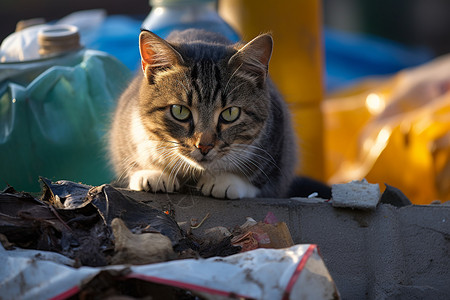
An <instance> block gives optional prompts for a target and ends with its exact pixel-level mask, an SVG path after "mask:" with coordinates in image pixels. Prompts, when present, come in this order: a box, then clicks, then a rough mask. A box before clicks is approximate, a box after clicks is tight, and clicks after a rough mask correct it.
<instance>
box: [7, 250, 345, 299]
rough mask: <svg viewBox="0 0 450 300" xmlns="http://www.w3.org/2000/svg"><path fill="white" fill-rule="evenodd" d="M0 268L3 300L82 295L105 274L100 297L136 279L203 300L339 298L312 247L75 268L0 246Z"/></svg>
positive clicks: (316, 252)
mask: <svg viewBox="0 0 450 300" xmlns="http://www.w3.org/2000/svg"><path fill="white" fill-rule="evenodd" d="M0 264H1V265H2V266H3V267H2V268H1V270H0V285H1V286H2V297H4V298H6V299H33V300H35V299H66V298H69V297H71V296H74V295H76V294H78V293H80V292H82V291H83V290H84V288H85V287H86V286H89V282H90V281H94V280H95V277H96V276H101V275H103V274H105V273H108V276H106V277H104V278H106V279H104V280H102V281H101V283H102V286H99V285H97V291H98V292H101V290H102V288H104V287H105V285H106V286H110V287H114V286H118V285H119V284H117V282H122V283H121V284H122V285H123V282H126V280H129V279H138V280H139V281H141V282H151V283H155V284H160V285H164V286H169V287H173V288H180V289H183V290H188V291H190V293H192V294H194V295H199V296H201V297H203V298H202V299H229V298H232V299H235V298H236V297H241V298H245V299H261V300H263V299H270V300H272V299H336V298H338V297H339V293H338V291H337V289H336V286H335V284H334V282H333V279H332V278H331V276H330V274H329V273H328V270H327V269H326V267H325V264H324V263H323V261H322V259H321V257H320V255H319V253H318V250H317V247H316V246H315V245H296V246H293V247H290V248H286V249H277V250H275V249H257V250H253V251H249V252H246V253H241V254H236V255H232V256H228V257H224V258H223V257H220V258H217V257H213V258H209V259H205V260H197V259H186V260H178V261H171V262H165V263H158V264H151V265H143V266H124V265H116V266H110V267H102V268H91V267H81V268H78V269H77V268H73V267H70V266H66V265H63V264H60V263H57V262H53V261H50V260H41V259H39V256H36V257H33V258H30V257H29V255H24V257H21V256H16V255H14V256H13V255H9V251H6V250H4V249H3V247H2V246H1V245H0ZM132 286H133V287H134V288H136V286H137V283H136V282H134V284H133V285H132ZM138 286H139V285H138ZM141 290H142V289H141ZM84 294H85V295H86V292H85V293H84ZM192 294H191V295H192ZM98 296H99V295H98V294H97V298H98ZM110 296H111V295H110ZM155 296H161V294H157V295H155ZM100 297H101V295H100ZM158 299H159V298H158Z"/></svg>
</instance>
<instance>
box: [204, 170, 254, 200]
mask: <svg viewBox="0 0 450 300" xmlns="http://www.w3.org/2000/svg"><path fill="white" fill-rule="evenodd" d="M197 188H198V189H199V190H200V191H201V192H202V194H203V195H205V196H212V197H214V198H226V199H240V198H254V197H256V195H257V194H258V192H259V190H258V189H257V188H256V187H254V186H253V185H252V184H251V183H250V182H249V181H248V180H247V179H245V178H243V177H240V176H237V175H234V174H231V173H224V174H218V175H216V176H212V175H211V174H205V175H203V176H202V177H201V178H200V180H199V182H198V184H197Z"/></svg>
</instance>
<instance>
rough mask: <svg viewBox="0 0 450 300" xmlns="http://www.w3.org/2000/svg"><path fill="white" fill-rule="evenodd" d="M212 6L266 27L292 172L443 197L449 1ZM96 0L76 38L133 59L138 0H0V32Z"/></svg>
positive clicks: (255, 29) (448, 168) (428, 198)
mask: <svg viewBox="0 0 450 300" xmlns="http://www.w3.org/2000/svg"><path fill="white" fill-rule="evenodd" d="M300 2H301V3H300ZM217 7H218V8H219V13H220V15H221V16H222V17H223V18H224V19H225V21H227V22H228V23H229V24H230V25H232V26H233V27H234V28H235V29H236V31H237V32H238V33H239V34H240V35H241V36H242V37H243V38H244V39H247V40H248V39H251V38H252V37H254V36H255V35H256V34H258V33H260V32H264V31H268V30H269V31H272V33H273V35H274V39H275V51H274V56H273V59H272V61H271V73H272V75H273V78H274V81H275V82H276V83H277V85H278V86H279V87H280V89H281V90H282V92H283V94H284V95H285V97H286V99H287V102H288V103H289V105H290V106H291V109H292V111H293V115H294V121H295V122H294V123H295V126H296V130H297V132H298V135H299V140H300V147H301V148H302V157H303V161H302V169H301V170H299V173H303V174H306V175H308V176H311V177H313V178H316V179H319V180H323V181H326V182H328V183H329V184H333V183H340V182H346V181H349V180H353V179H355V180H360V179H362V178H367V179H368V180H369V182H376V183H379V184H380V185H381V188H383V187H384V183H388V184H390V185H394V186H396V187H398V188H400V189H401V190H402V191H403V192H404V193H405V194H406V195H407V196H408V197H409V198H412V201H413V202H414V203H430V202H432V201H433V200H441V201H446V200H449V199H450V183H449V182H450V158H449V157H450V155H449V153H450V136H449V134H448V132H449V130H450V125H449V121H447V120H450V116H449V113H448V111H449V110H450V109H448V108H449V105H450V104H449V103H448V102H449V100H450V93H448V91H449V87H450V83H449V82H450V74H448V71H446V70H447V69H449V70H450V67H449V68H447V65H448V62H447V61H448V59H446V56H445V55H446V54H447V53H449V52H450V1H447V0H396V1H390V0H378V1H360V0H323V1H294V0H292V1H289V0H282V1H281V0H280V1H278V2H277V5H276V6H274V7H269V6H261V3H260V2H258V1H252V0H243V1H240V0H219V2H218V4H217ZM99 8H100V9H103V10H104V12H105V13H106V15H105V16H107V17H106V18H105V19H104V21H103V19H102V22H103V23H101V24H100V23H99V26H98V28H100V30H97V31H96V32H95V33H93V30H91V29H88V30H87V31H86V32H84V33H83V31H82V30H81V31H82V33H83V34H85V36H84V37H83V35H82V39H83V38H84V43H85V44H86V46H87V47H89V48H91V49H97V50H102V51H105V52H107V53H109V54H110V55H112V56H113V57H117V58H119V60H120V61H121V62H122V63H124V64H125V65H126V66H127V67H128V68H129V69H130V70H132V71H135V70H136V69H138V68H139V56H138V51H137V35H138V33H139V27H140V25H141V24H142V22H143V20H144V18H145V17H146V16H147V15H148V14H149V12H150V11H151V7H150V5H149V3H148V1H146V0H129V1H104V0H95V1H87V0H78V1H70V2H69V1H56V0H41V1H25V0H2V2H1V4H0V20H1V21H0V24H1V26H0V40H3V39H4V38H6V37H7V36H8V35H9V34H11V33H12V32H14V30H15V28H16V24H17V22H18V21H19V20H25V19H31V18H45V20H46V21H47V22H55V21H57V20H60V19H61V18H64V17H65V16H67V15H69V14H71V13H73V12H76V11H81V10H89V9H99ZM88 25H89V24H86V28H89V26H88ZM82 27H83V26H82ZM98 28H97V29H98ZM82 29H83V28H82ZM89 30H91V31H92V32H89ZM297 56H298V57H297ZM297 58H298V59H297ZM437 58H439V60H438V61H437V62H435V60H436V59H437ZM280 66H281V67H280ZM449 66H450V65H449ZM415 68H417V69H415ZM0 92H1V91H0ZM0 100H1V99H0ZM425 120H426V122H425ZM0 123H1V122H0ZM0 175H1V174H0ZM69 179H72V180H73V179H74V178H69ZM75 179H76V178H75ZM80 180H82V179H80ZM418 183H420V184H418ZM94 184H97V183H94Z"/></svg>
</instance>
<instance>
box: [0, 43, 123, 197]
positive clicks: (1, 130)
mask: <svg viewBox="0 0 450 300" xmlns="http://www.w3.org/2000/svg"><path fill="white" fill-rule="evenodd" d="M0 74H1V75H0V156H1V157H2V159H1V162H0V181H1V182H3V183H8V184H10V185H13V186H14V187H16V188H17V189H23V190H27V191H38V190H39V184H38V179H39V176H45V177H49V178H64V179H69V180H73V181H83V182H86V183H89V184H92V185H99V184H101V183H104V182H108V181H109V180H111V179H112V172H111V171H110V170H109V167H108V160H107V158H106V152H105V145H104V135H105V133H106V129H107V128H106V127H107V125H108V123H109V121H108V119H109V112H110V111H111V109H112V107H113V106H114V104H115V100H116V98H117V97H118V96H119V94H120V93H121V92H122V91H123V90H124V89H125V87H126V84H127V83H128V81H129V79H130V78H131V72H130V70H129V69H128V68H127V67H125V66H124V65H123V64H122V63H121V62H120V61H118V60H117V59H115V58H114V57H112V56H109V55H108V54H106V53H103V52H99V51H93V50H85V49H82V50H80V51H77V52H70V53H68V54H62V55H59V56H56V57H53V58H49V59H42V60H34V61H25V62H17V63H2V64H0Z"/></svg>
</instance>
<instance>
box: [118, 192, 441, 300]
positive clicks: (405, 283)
mask: <svg viewBox="0 0 450 300" xmlns="http://www.w3.org/2000/svg"><path fill="white" fill-rule="evenodd" d="M122 192H124V193H125V194H127V195H128V196H130V197H132V198H134V199H136V200H138V201H144V202H147V203H148V204H150V205H152V206H154V207H156V208H159V209H172V210H173V211H174V212H175V218H176V220H177V222H185V221H189V220H190V219H191V218H197V219H202V218H203V217H204V216H205V215H206V214H207V213H209V214H210V218H208V219H207V220H206V221H205V223H204V224H203V225H202V227H201V228H200V229H196V230H204V229H208V228H211V227H215V226H226V227H233V226H235V225H240V224H242V223H243V222H245V218H246V217H247V216H250V217H252V218H254V219H255V220H263V219H264V217H265V216H266V214H267V213H268V212H269V211H271V212H272V213H274V214H275V216H276V217H277V218H278V220H279V221H284V222H286V223H287V225H288V227H289V229H290V232H291V235H292V238H293V240H294V242H295V243H296V244H301V243H313V244H317V245H318V246H319V249H320V251H321V254H322V256H323V259H324V261H325V263H326V265H327V268H328V270H329V271H330V273H331V276H332V277H333V279H334V281H335V283H336V285H337V287H338V289H339V292H340V293H341V296H342V298H343V299H394V298H395V299H425V298H426V299H448V297H449V295H450V207H449V206H441V205H428V206H416V205H411V206H406V207H402V208H396V207H394V206H391V205H389V204H379V205H378V207H377V209H376V210H375V211H360V210H352V209H346V208H333V207H332V206H331V204H330V203H320V202H318V201H315V200H313V199H311V200H310V199H302V200H301V201H299V200H291V199H243V200H237V201H230V200H217V199H211V198H205V197H201V196H196V195H181V194H172V195H165V194H152V193H142V192H133V191H124V190H122ZM309 201H310V202H312V203H308V202H309Z"/></svg>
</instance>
